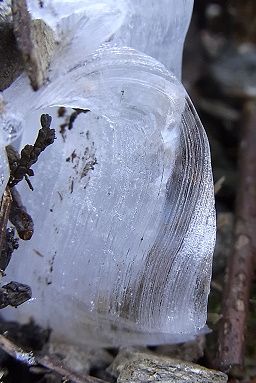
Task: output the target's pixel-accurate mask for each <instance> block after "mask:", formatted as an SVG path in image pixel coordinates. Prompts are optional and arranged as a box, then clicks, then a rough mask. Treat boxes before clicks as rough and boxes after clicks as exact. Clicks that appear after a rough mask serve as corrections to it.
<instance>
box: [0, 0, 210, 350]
mask: <svg viewBox="0 0 256 383" xmlns="http://www.w3.org/2000/svg"><path fill="white" fill-rule="evenodd" d="M31 3H32V2H31ZM45 3H46V2H45ZM149 3H150V4H148V7H147V10H148V12H149V14H150V15H152V14H155V15H160V14H161V15H162V13H164V15H162V16H164V18H165V19H166V25H165V27H164V30H163V31H162V30H161V29H160V25H161V24H159V25H158V24H157V20H158V18H156V19H155V21H154V19H153V25H154V28H156V30H155V35H156V39H155V40H154V39H153V37H152V45H151V46H150V44H149V42H147V41H146V40H147V37H146V36H147V35H145V36H144V37H145V40H143V38H142V37H141V40H140V36H141V34H142V35H143V33H142V31H141V33H138V35H136V33H137V28H139V25H140V24H141V26H143V25H144V24H145V27H146V28H148V29H147V31H149V30H150V26H148V24H147V23H150V20H151V18H149V19H148V17H149V16H148V15H146V14H145V12H144V9H145V4H144V1H137V2H136V1H132V2H131V3H128V2H121V1H118V2H115V1H112V2H111V1H109V2H107V4H105V3H104V4H101V5H99V4H96V5H95V2H93V4H94V5H92V6H91V7H92V13H91V15H93V16H88V15H87V16H86V17H85V18H84V16H83V17H81V15H82V14H83V15H84V12H87V8H86V7H85V10H84V9H83V5H84V4H86V6H87V5H88V6H89V2H85V1H77V2H76V5H77V7H76V9H77V12H76V13H75V14H73V15H72V17H71V16H70V17H69V18H67V17H66V16H67V14H66V12H68V14H69V13H70V12H71V11H70V8H69V7H71V9H73V8H72V4H74V1H71V0H70V1H66V2H63V1H62V2H61V4H63V7H62V5H59V4H60V2H59V1H52V2H50V1H49V2H48V3H47V4H48V5H49V8H48V6H47V7H46V8H45V9H44V10H43V12H46V13H47V12H52V8H51V7H53V6H54V5H55V6H57V5H58V7H57V9H61V10H62V11H63V15H62V17H61V18H59V16H58V18H57V19H56V18H54V17H53V19H52V21H51V22H52V27H53V28H54V29H55V31H56V33H59V36H60V35H61V33H64V35H65V36H68V37H67V40H65V39H63V40H64V42H63V47H64V48H63V50H62V51H61V50H60V51H59V53H58V54H57V55H56V56H55V58H54V59H53V62H52V63H51V66H50V69H49V76H48V78H49V81H48V83H47V84H46V85H45V86H44V87H43V88H41V89H40V90H39V91H37V92H36V93H34V92H33V91H32V90H31V88H30V86H29V82H28V79H27V78H26V77H25V76H23V77H21V78H20V79H18V80H17V81H16V83H14V84H13V85H12V86H11V87H10V88H9V89H7V90H6V91H5V92H4V97H5V100H6V103H7V111H8V113H11V112H12V113H13V112H16V113H17V115H19V114H22V115H23V119H24V121H25V124H24V126H25V129H24V133H23V135H22V143H21V146H23V145H24V144H27V143H33V141H34V139H35V136H36V134H37V129H38V127H39V126H38V125H39V118H40V114H42V113H45V112H47V113H49V114H50V115H52V117H53V127H55V128H56V132H57V133H56V135H57V139H56V141H55V143H54V145H52V146H51V147H49V148H47V151H45V152H44V153H43V154H42V158H40V161H39V162H38V164H36V165H35V166H34V168H33V169H34V172H35V177H34V178H33V180H32V181H33V186H34V189H35V190H34V192H31V191H30V190H28V188H27V186H26V185H25V184H24V185H21V187H20V192H21V195H22V197H23V200H24V201H25V202H26V207H27V209H28V210H29V211H30V213H31V215H32V216H33V219H34V224H35V233H34V236H33V237H32V239H31V240H30V241H28V242H26V243H23V244H21V246H20V248H19V249H18V251H17V252H16V253H15V255H14V258H15V259H13V260H12V262H11V264H10V266H9V267H8V275H7V277H8V278H13V279H15V280H19V281H20V282H23V283H27V284H30V285H31V286H32V289H33V299H32V300H31V301H29V302H27V303H25V304H23V305H22V306H20V307H19V308H18V309H16V310H14V309H12V310H6V317H9V318H16V319H17V318H18V319H20V320H26V319H27V318H29V317H30V316H31V315H33V317H34V318H35V319H36V321H37V322H39V323H41V324H42V325H43V326H50V327H51V328H52V329H53V335H52V336H53V337H54V338H56V339H62V340H65V341H73V340H74V334H75V339H76V341H78V342H81V343H91V344H93V345H120V344H141V343H147V344H156V343H160V342H175V341H181V340H186V339H188V338H190V337H191V336H193V335H195V334H197V333H198V332H199V331H200V329H202V328H203V327H204V325H205V322H206V310H207V297H208V293H209V284H210V278H211V258H212V252H213V246H214V239H215V217H214V199H213V184H212V175H211V166H210V153H209V146H208V141H207V138H206V135H205V132H204V129H203V127H202V125H201V123H200V121H199V119H198V116H197V114H196V112H195V110H194V107H193V105H192V103H191V101H190V99H189V97H188V95H187V94H186V92H185V90H184V88H183V86H182V85H181V83H180V82H179V80H177V78H176V77H175V75H173V74H172V73H171V72H169V71H168V70H167V69H166V68H165V67H164V66H163V65H162V64H160V63H159V62H158V61H156V60H155V59H154V58H151V57H149V56H147V55H145V54H144V53H140V52H138V51H137V50H134V49H132V48H125V47H121V42H122V44H125V43H127V45H128V44H130V45H133V46H136V48H140V49H141V50H144V51H145V52H146V51H147V52H150V53H152V54H155V55H156V56H157V55H158V57H157V58H158V59H162V56H161V55H162V54H163V52H164V49H165V48H164V47H165V45H164V41H165V38H167V37H168V33H169V32H170V31H171V30H172V29H173V28H174V30H176V29H177V33H178V35H180V36H181V40H180V41H179V47H177V46H175V47H174V48H173V49H174V52H176V53H177V54H176V56H175V55H174V56H173V57H176V58H177V61H175V60H174V59H173V58H172V60H170V63H169V64H170V65H169V67H171V68H173V69H174V70H175V73H176V74H177V75H179V72H180V70H179V69H180V57H181V52H182V44H183V41H182V39H184V35H185V32H186V28H187V24H188V19H189V17H190V12H191V7H192V1H182V2H180V3H179V5H177V4H176V5H175V2H170V1H169V4H171V5H172V9H173V10H174V11H175V12H177V14H179V15H180V24H178V25H174V24H175V23H174V19H172V20H171V21H170V20H168V18H167V15H166V12H165V10H164V12H163V4H165V1H162V2H159V3H153V2H149ZM162 3H163V4H162ZM117 4H118V5H119V6H120V9H119V10H118V6H117ZM136 4H137V5H136ZM139 4H140V5H141V7H142V8H139ZM154 4H156V5H154ZM64 5H65V6H67V7H66V8H65V7H64ZM80 6H81V9H80V8H79V7H80ZM95 7H96V8H95ZM97 7H98V8H97ZM108 7H110V8H108ZM112 7H113V8H112ZM114 7H115V8H114ZM107 9H108V10H107ZM113 9H114V11H113V12H112V11H111V10H113ZM106 10H107V11H106ZM96 11H97V12H98V13H97V12H96ZM32 12H33V14H34V15H36V10H35V9H34V10H32ZM38 12H41V11H40V10H39V11H38ZM102 12H103V13H102ZM132 12H133V13H132ZM175 12H174V13H175ZM71 13H72V12H71ZM53 14H55V13H54V12H53ZM131 14H132V16H131ZM170 14H171V10H170ZM102 15H103V16H102ZM141 15H143V18H142V19H141V18H140V16H141ZM182 15H183V16H182ZM38 16H40V17H43V15H42V14H41V13H40V14H39V15H37V17H38ZM101 16H102V17H103V18H102V19H101ZM90 17H91V18H92V19H91V18H90ZM109 17H110V19H108V18H109ZM112 17H113V18H114V19H115V18H116V20H117V23H116V24H115V23H114V22H113V19H112ZM62 18H63V19H64V20H62ZM47 20H49V15H48V13H47ZM99 20H102V21H103V20H104V21H105V22H106V23H105V25H106V26H107V27H106V28H102V29H101V28H100V29H101V32H100V33H101V35H97V36H96V37H95V38H96V40H95V41H96V43H94V42H93V41H90V43H88V44H90V46H89V45H88V49H87V50H85V53H83V51H82V52H81V51H80V53H79V54H78V53H77V52H76V45H75V44H76V43H75V41H77V36H76V35H75V33H78V37H79V38H78V40H79V39H80V40H81V35H80V33H81V31H83V32H82V33H84V34H85V35H84V36H86V37H85V38H84V40H83V41H82V42H81V41H80V42H77V44H78V46H79V48H81V46H82V45H83V44H85V45H86V44H87V39H88V38H89V37H88V36H90V39H91V40H93V37H92V35H90V34H88V33H89V31H90V26H93V28H94V30H96V29H95V26H97V23H98V22H99ZM109 20H111V22H108V21H109ZM127 20H128V21H127ZM141 20H143V23H144V24H143V23H142V21H141ZM177 20H179V19H177ZM67 21H68V23H67ZM90 21H92V22H90ZM77 22H78V25H79V28H81V30H80V31H79V32H75V31H76V29H75V28H74V25H76V23H77ZM154 22H155V23H156V24H154ZM133 23H134V24H133ZM168 23H170V25H169V24H168ZM67 25H68V26H69V27H68V28H67ZM88 25H89V27H88ZM131 25H132V26H133V27H132V29H131ZM71 26H72V28H74V29H72V28H71ZM87 27H88V28H87ZM151 27H152V25H151ZM77 28H78V27H77ZM86 28H87V29H86ZM180 28H181V29H180ZM70 29H72V31H73V32H72V36H73V38H72V39H71V38H70ZM131 30H132V31H134V34H132V33H131ZM168 31H169V32H168ZM135 36H137V38H135ZM161 36H162V37H161ZM106 39H109V40H111V41H110V42H109V44H104V46H102V47H101V48H99V49H96V50H95V48H96V45H97V44H98V45H99V43H100V42H101V43H104V42H106ZM134 39H135V40H134ZM150 41H151V40H150ZM161 41H162V43H163V47H162V48H163V49H162V50H161V49H160V48H159V49H158V48H157V45H158V44H160V43H161ZM79 44H82V45H79ZM166 44H167V42H166ZM85 45H83V47H84V48H85ZM70 52H71V53H72V52H73V53H74V54H73V55H71V56H70ZM157 52H158V53H157ZM63 60H64V62H65V64H63V65H62V63H63ZM166 60H168V58H166ZM175 68H176V69H175ZM60 106H64V107H66V115H64V116H63V117H58V108H59V107H60ZM8 108H9V109H8ZM71 108H79V109H84V112H81V113H79V115H77V117H76V119H75V121H74V123H73V127H72V129H66V130H64V129H62V131H61V133H60V126H61V125H62V127H63V126H65V121H66V120H67V118H68V115H70V113H73V112H74V110H73V109H71ZM88 110H90V111H88ZM63 124H64V125H63ZM1 158H2V157H1ZM0 169H1V168H0ZM28 265H29V267H28ZM60 323H61V326H60Z"/></svg>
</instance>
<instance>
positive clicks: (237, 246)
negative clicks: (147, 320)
mask: <svg viewBox="0 0 256 383" xmlns="http://www.w3.org/2000/svg"><path fill="white" fill-rule="evenodd" d="M245 112H246V116H245V117H246V122H245V123H244V126H243V132H242V140H241V144H240V153H239V160H240V164H239V165H240V169H239V176H240V177H239V179H240V184H239V186H238V195H237V205H236V226H235V241H234V249H233V252H232V254H231V256H230V259H229V262H228V272H227V280H226V292H225V294H224V302H223V319H222V320H221V326H220V332H219V353H218V358H217V367H218V368H219V369H221V370H222V371H228V370H230V369H231V368H233V370H234V369H236V371H239V369H241V368H242V367H243V363H244V347H245V331H246V322H247V316H248V306H249V296H250V287H251V281H252V277H253V268H254V260H255V251H256V239H255V238H256V236H255V233H256V150H255V143H256V103H255V102H253V101H248V102H247V104H246V106H245ZM231 372H232V371H231Z"/></svg>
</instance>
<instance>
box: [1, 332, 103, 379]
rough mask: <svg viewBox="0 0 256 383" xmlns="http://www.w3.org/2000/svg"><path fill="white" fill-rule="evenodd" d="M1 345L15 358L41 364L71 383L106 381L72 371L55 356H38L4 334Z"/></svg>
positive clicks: (29, 364)
mask: <svg viewBox="0 0 256 383" xmlns="http://www.w3.org/2000/svg"><path fill="white" fill-rule="evenodd" d="M0 347H1V348H2V350H4V351H5V352H6V353H7V354H9V355H10V356H12V357H13V358H14V359H16V360H18V361H20V362H22V363H25V364H26V365H27V366H36V365H41V366H43V367H46V368H47V369H49V370H51V371H52V372H55V373H57V374H59V375H61V376H63V377H64V378H65V379H66V380H69V381H70V383H106V382H105V381H104V380H101V379H98V378H95V377H93V376H89V375H83V376H80V375H78V374H77V373H74V372H72V371H70V370H69V369H68V368H66V367H64V366H63V364H62V363H61V362H59V361H58V360H57V359H56V358H54V357H53V356H49V355H45V356H40V355H38V356H36V355H34V354H33V352H25V351H24V350H23V349H22V348H21V347H19V346H17V345H16V344H15V343H14V342H12V341H11V340H9V339H7V338H6V337H5V336H4V335H0Z"/></svg>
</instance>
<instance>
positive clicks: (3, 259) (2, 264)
mask: <svg viewBox="0 0 256 383" xmlns="http://www.w3.org/2000/svg"><path fill="white" fill-rule="evenodd" d="M18 247H19V240H18V238H15V230H14V229H13V228H10V227H8V228H7V229H6V234H5V242H4V245H3V247H2V250H1V253H0V270H1V272H2V273H3V272H4V270H5V269H6V267H7V266H8V264H9V262H10V260H11V257H12V253H13V252H14V250H17V249H18Z"/></svg>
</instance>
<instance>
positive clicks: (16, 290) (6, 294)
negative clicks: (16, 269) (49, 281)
mask: <svg viewBox="0 0 256 383" xmlns="http://www.w3.org/2000/svg"><path fill="white" fill-rule="evenodd" d="M31 296H32V292H31V288H30V287H29V286H28V285H24V284H23V283H19V282H13V281H12V282H10V283H8V284H7V285H4V286H2V287H1V288H0V309H3V308H5V307H7V306H13V307H17V306H19V305H21V304H22V303H24V302H26V301H27V300H29V299H30V298H31Z"/></svg>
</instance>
